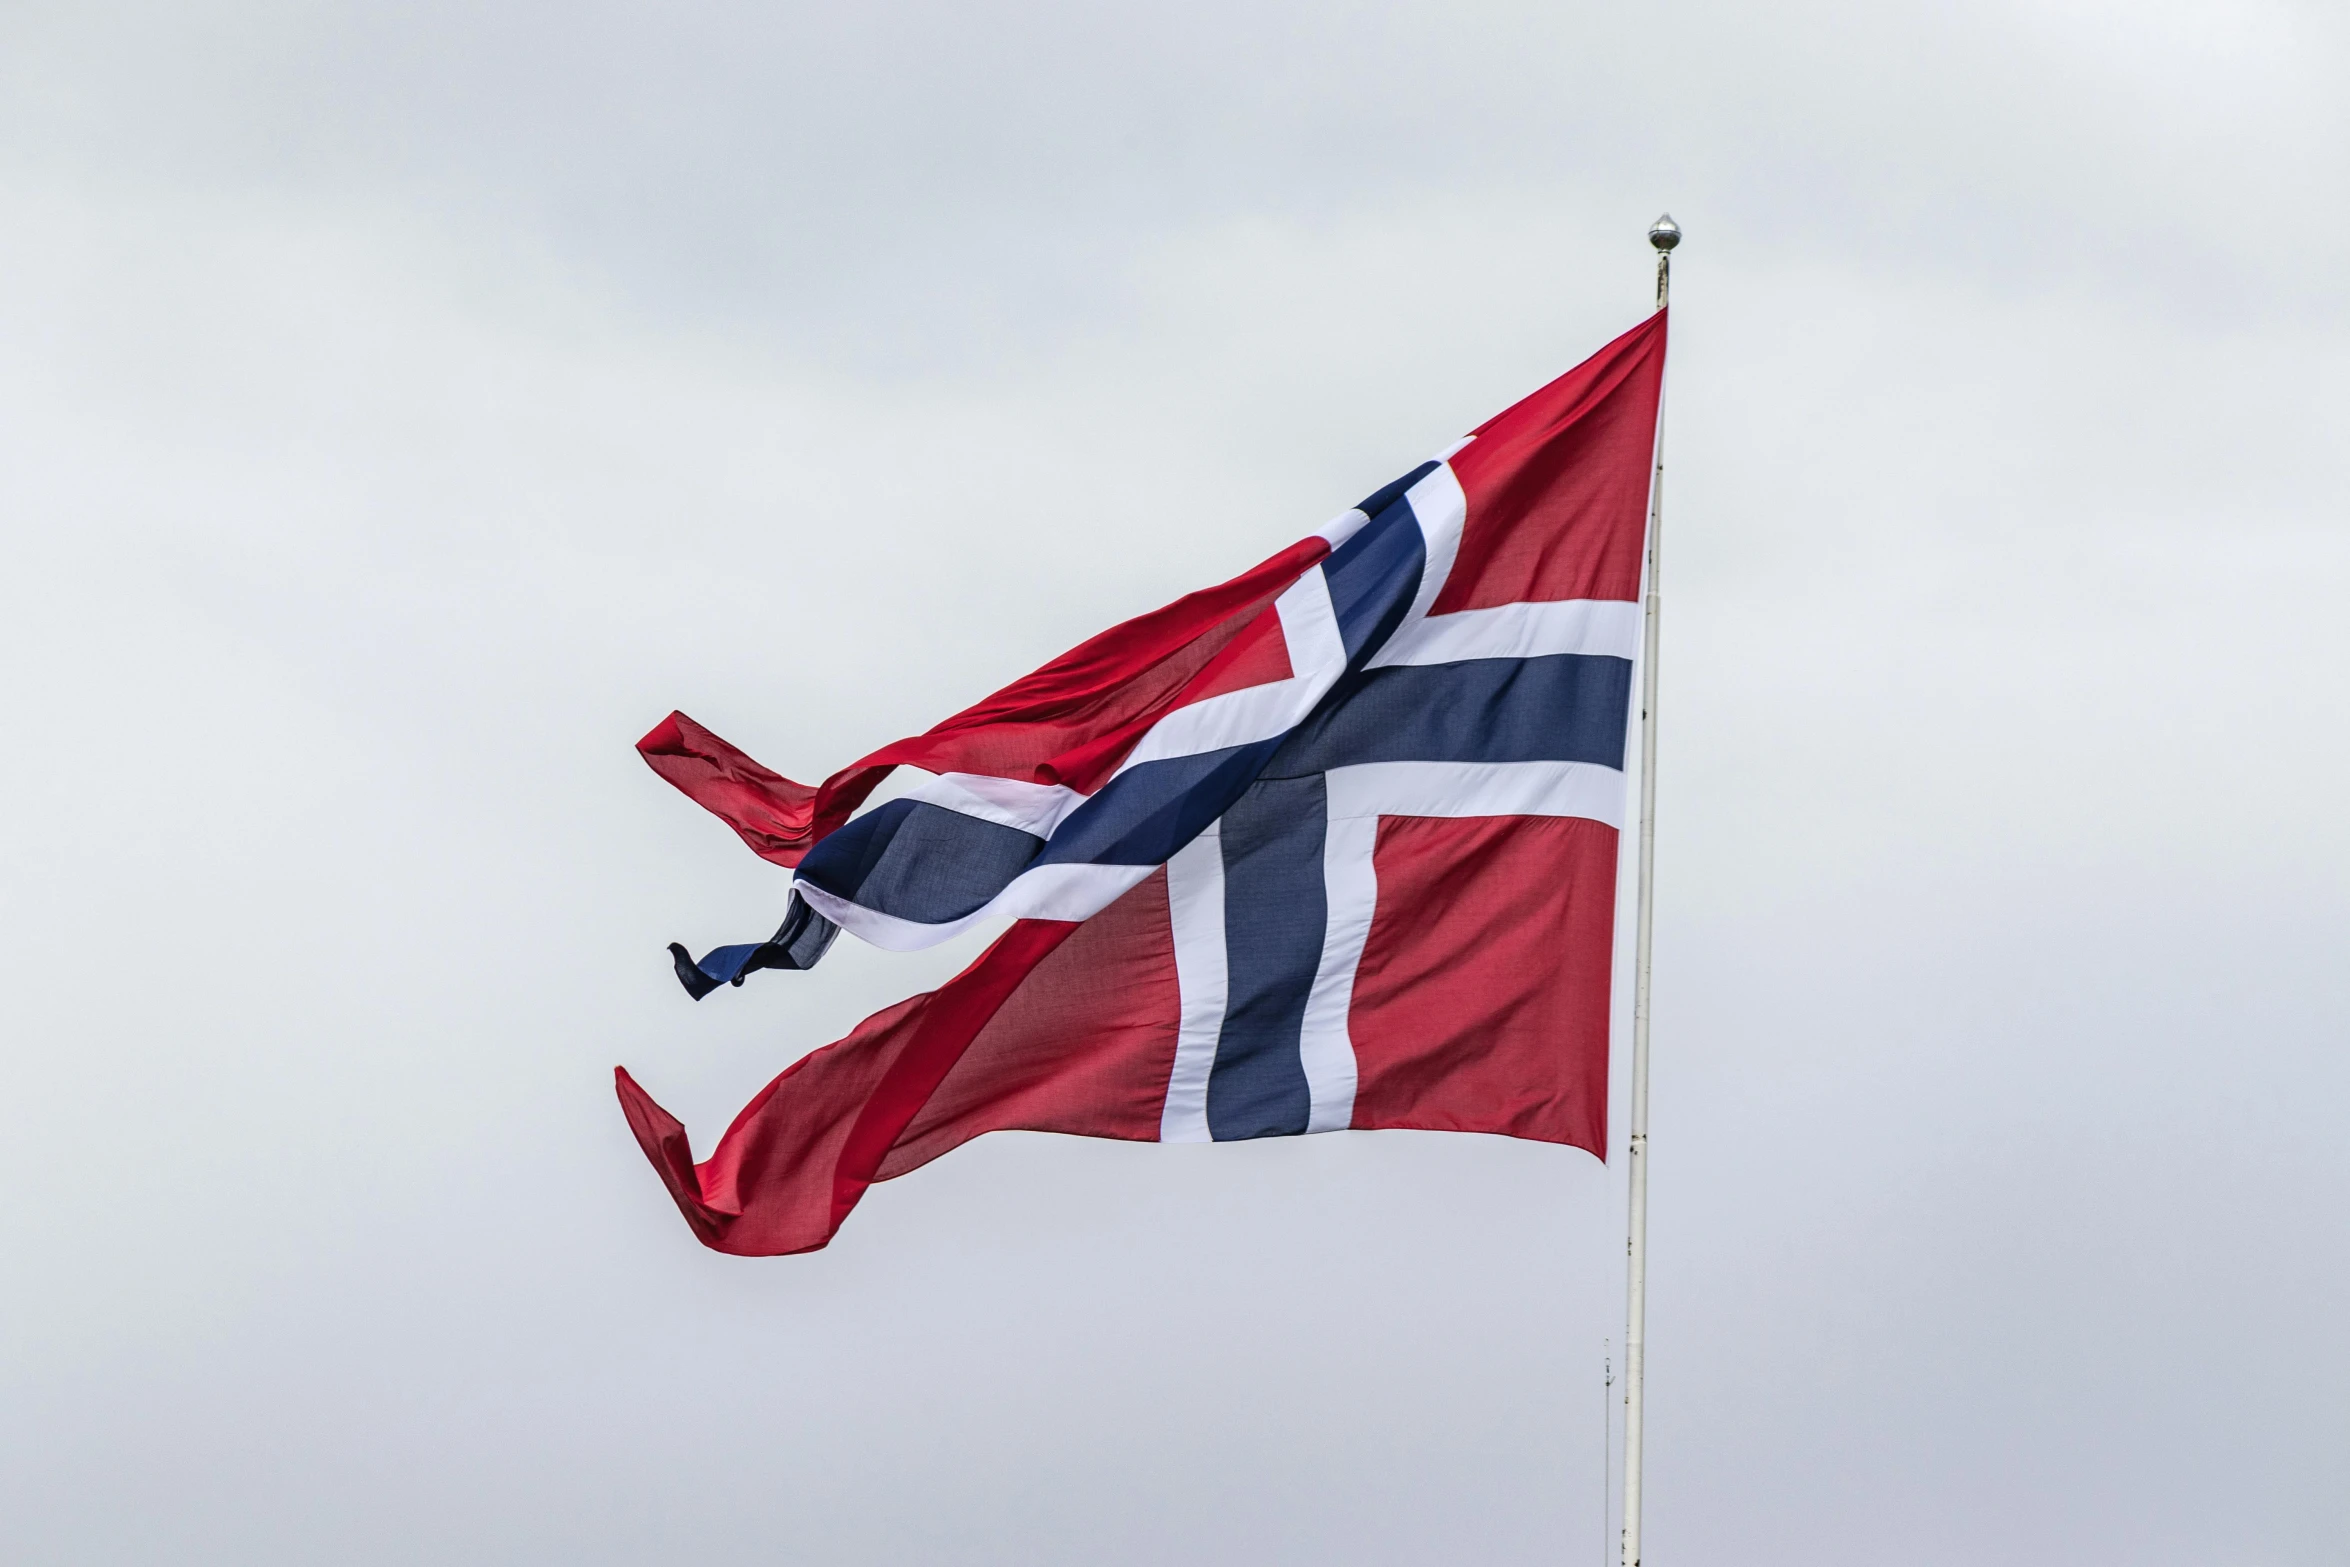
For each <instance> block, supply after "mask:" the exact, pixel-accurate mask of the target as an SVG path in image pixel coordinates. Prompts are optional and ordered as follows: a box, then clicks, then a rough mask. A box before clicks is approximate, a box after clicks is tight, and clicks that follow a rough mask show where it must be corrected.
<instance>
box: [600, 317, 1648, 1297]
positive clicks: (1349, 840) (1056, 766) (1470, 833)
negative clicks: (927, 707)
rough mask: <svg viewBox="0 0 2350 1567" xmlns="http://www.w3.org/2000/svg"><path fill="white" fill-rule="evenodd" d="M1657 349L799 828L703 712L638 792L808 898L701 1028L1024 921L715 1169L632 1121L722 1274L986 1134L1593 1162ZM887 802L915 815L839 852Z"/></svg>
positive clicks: (645, 1103) (821, 794) (720, 1157)
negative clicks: (761, 863) (877, 958)
mask: <svg viewBox="0 0 2350 1567" xmlns="http://www.w3.org/2000/svg"><path fill="white" fill-rule="evenodd" d="M1664 352H1665V315H1664V313H1663V312H1661V311H1660V312H1659V313H1658V314H1657V315H1655V316H1653V317H1651V318H1650V319H1649V320H1648V321H1646V322H1644V323H1642V324H1641V325H1640V326H1638V327H1636V328H1634V329H1633V330H1632V331H1630V332H1628V333H1626V334H1624V336H1622V337H1620V338H1618V339H1617V340H1616V341H1615V342H1613V343H1611V344H1609V345H1608V346H1607V347H1606V348H1604V349H1602V350H1601V351H1600V352H1599V353H1598V354H1596V355H1594V356H1593V357H1592V358H1591V359H1589V360H1588V361H1586V362H1585V363H1584V364H1582V365H1580V366H1578V367H1577V368H1576V369H1574V370H1572V371H1570V372H1569V373H1568V374H1566V375H1564V376H1562V377H1560V378H1559V379H1558V380H1556V381H1554V382H1552V383H1551V384H1550V385H1548V386H1546V387H1544V388H1542V390H1540V391H1538V392H1536V393H1535V394H1534V395H1533V396H1531V397H1529V398H1527V399H1526V400H1525V401H1523V402H1521V403H1518V404H1517V405H1516V406H1514V407H1512V408H1510V409H1509V410H1508V411H1506V412H1505V413H1503V414H1501V415H1499V416H1498V417H1496V418H1494V419H1492V420H1489V421H1487V422H1486V423H1485V424H1483V425H1480V426H1479V427H1478V428H1477V429H1476V431H1475V432H1473V433H1472V434H1471V435H1470V436H1469V437H1468V438H1467V439H1466V440H1464V441H1462V442H1459V443H1457V444H1456V445H1455V446H1453V447H1451V448H1449V449H1448V450H1447V451H1446V452H1444V453H1443V454H1442V455H1440V456H1439V457H1437V458H1436V459H1434V460H1432V461H1430V462H1427V463H1423V464H1421V465H1420V466H1419V467H1417V468H1415V469H1413V470H1412V471H1411V472H1410V473H1407V474H1405V475H1404V476H1403V477H1402V478H1400V479H1398V480H1396V481H1395V482H1394V483H1392V484H1390V485H1388V486H1386V487H1385V488H1384V489H1381V490H1379V491H1377V492H1376V493H1374V494H1373V495H1371V496H1370V497H1369V498H1367V499H1366V500H1365V501H1364V502H1363V503H1362V504H1361V505H1360V506H1358V507H1356V508H1354V509H1353V510H1351V511H1348V512H1346V513H1345V514H1343V515H1342V516H1340V517H1339V518H1338V519H1337V520H1335V521H1334V522H1332V523H1330V524H1329V525H1328V526H1326V527H1324V528H1323V529H1322V530H1321V531H1320V532H1318V533H1316V534H1314V535H1312V536H1310V537H1308V538H1306V539H1304V540H1302V541H1300V542H1299V543H1297V544H1295V545H1292V546H1291V547H1290V548H1288V549H1286V550H1284V551H1282V552H1281V553H1280V554H1278V555H1276V556H1274V557H1273V558H1272V559H1270V560H1268V561H1266V562H1265V563H1264V564H1263V565H1261V566H1258V567H1256V568H1255V569H1254V570H1252V571H1248V572H1245V573H1243V574H1242V575H1240V576H1238V577H1235V578H1233V579H1232V580H1231V581H1229V582H1226V583H1224V584H1222V585H1221V586H1218V587H1214V588H1209V589H1207V590H1205V591H1203V592H1199V593H1194V594H1192V595H1190V596H1188V597H1186V598H1182V599H1179V600H1177V601H1176V602H1175V603H1173V604H1170V605H1168V606H1167V607H1166V608H1164V609H1161V610H1158V611H1156V612H1155V613H1153V614H1149V615H1145V616H1142V617H1141V618H1139V619H1136V620H1131V621H1128V622H1126V623H1125V624H1123V625H1120V626H1117V627H1115V628H1113V629H1111V630H1109V631H1106V632H1104V633H1102V634H1101V635H1100V636H1098V637H1095V638H1094V639H1093V640H1091V641H1089V642H1086V643H1084V644H1083V645H1081V646H1079V647H1077V648H1075V649H1073V650H1072V651H1070V652H1068V653H1066V654H1063V655H1062V656H1061V657H1060V658H1057V659H1055V660H1053V661H1052V662H1051V663H1049V664H1047V665H1045V666H1044V667H1043V668H1042V669H1039V670H1037V671H1036V672H1035V673H1034V674H1031V675H1029V676H1028V677H1026V678H1025V679H1023V680H1020V681H1017V682H1015V683H1014V684H1012V685H1010V686H1008V687H1006V688H1005V689H1004V690H1002V691H999V692H997V693H996V694H995V695H994V696H991V697H989V698H987V699H986V700H985V701H983V702H980V703H979V704H978V705H976V706H974V707H971V708H968V709H966V710H965V711H963V712H961V713H958V714H956V715H955V716H954V717H952V718H950V719H948V720H947V721H946V722H944V723H942V724H940V725H938V726H937V727H936V728H934V729H932V730H930V731H929V732H928V733H926V734H922V735H918V736H915V737H913V738H911V739H907V740H901V741H898V742H897V743H895V744H893V745H889V746H885V747H883V748H882V749H881V750H879V751H876V752H874V753H873V754H872V755H870V756H867V757H865V758H864V759H863V760H861V761H859V762H856V763H854V764H852V765H851V766H849V767H847V768H844V769H843V770H841V771H840V772H838V773H835V774H834V775H833V776H832V777H830V778H828V779H827V780H825V782H824V783H823V784H822V785H820V786H818V787H815V788H809V787H808V786H806V785H803V784H797V783H794V782H792V781H791V780H790V779H787V778H784V777H782V776H780V775H778V774H776V773H774V772H771V771H769V770H768V769H767V768H765V767H762V766H761V765H760V764H759V763H757V762H755V761H753V760H752V759H751V758H749V757H748V756H745V755H744V754H743V753H742V752H740V751H738V750H736V749H735V748H734V747H732V746H731V745H728V744H727V743H726V742H725V741H724V740H721V739H719V738H718V737H717V736H716V735H714V734H712V733H710V732H709V731H708V730H706V729H704V728H702V727H701V726H700V725H699V724H696V723H695V722H694V721H693V720H691V719H690V718H687V717H686V716H685V715H683V714H682V713H679V714H672V715H671V716H670V717H669V718H667V719H665V720H664V721H663V722H662V723H661V724H659V725H658V726H656V727H655V728H654V730H653V731H652V733H650V734H648V735H646V736H645V738H644V739H643V740H642V741H640V742H638V749H639V750H640V751H641V752H642V753H643V755H644V757H645V759H646V761H647V762H649V763H650V764H651V765H652V767H653V768H654V770H655V771H656V772H659V773H660V774H661V775H662V776H663V777H664V778H667V779H668V780H669V781H670V782H671V783H673V784H675V785H676V786H677V787H678V788H679V789H681V790H683V791H684V792H685V793H686V794H688V795H689V796H691V797H692V798H693V799H695V800H696V801H698V802H700V803H701V804H702V805H703V806H705V807H706V808H708V809H709V810H710V811H712V812H713V813H715V814H716V815H718V816H719V817H720V818H722V819H723V820H724V821H726V823H727V824H728V825H729V826H731V827H733V828H734V830H735V831H736V832H737V833H738V834H740V835H741V837H742V839H743V841H744V842H745V843H746V844H748V845H749V846H750V847H751V849H752V850H753V851H754V852H755V853H757V854H759V855H760V856H761V857H762V858H765V859H768V860H771V861H773V862H775V863H776V864H779V865H784V866H788V867H792V868H793V870H794V876H793V888H792V895H791V898H790V903H789V911H788V913H787V915H786V917H785V919H784V922H783V925H782V928H781V929H779V930H778V931H777V932H776V934H775V935H774V936H773V937H771V938H770V939H768V940H767V941H765V942H759V943H752V944H747V945H741V946H734V947H721V948H719V949H717V950H716V951H714V952H711V953H710V954H708V955H707V956H706V957H704V958H702V959H701V960H699V961H698V962H696V961H695V960H694V959H693V958H692V956H691V954H690V953H688V952H687V951H686V950H685V949H684V948H683V947H672V948H671V953H672V956H673V957H674V958H675V960H676V965H677V971H678V976H679V978H680V979H681V980H682V981H683V982H684V984H685V986H686V988H687V989H688V990H689V991H690V992H692V993H693V994H694V995H696V996H697V997H698V996H701V995H704V994H707V993H708V992H709V991H710V990H712V989H715V988H717V987H718V986H721V985H724V984H728V983H733V984H740V983H741V982H742V979H743V977H744V976H745V975H746V974H748V973H751V972H753V971H755V970H758V969H761V968H806V967H808V966H810V965H811V964H813V963H814V962H816V961H817V960H818V959H819V958H820V957H821V956H822V955H823V953H824V950H825V948H826V947H827V946H828V945H829V944H830V942H831V940H832V938H833V936H834V935H835V934H836V933H837V932H838V931H839V930H843V929H845V930H848V931H850V932H852V933H853V934H855V935H857V936H859V937H861V938H863V939H864V940H866V941H868V942H871V943H873V944H875V945H877V946H881V947H886V948H892V949H896V950H910V949H913V948H918V947H925V946H929V945H931V944H933V943H935V942H938V941H942V940H945V939H946V938H948V937H949V936H952V935H954V934H955V933H956V932H958V931H961V930H963V929H966V928H968V927H969V926H970V925H972V924H973V923H975V922H977V921H979V920H981V919H984V918H987V917H988V916H990V915H1012V916H1015V917H1016V923H1015V924H1013V926H1012V927H1011V929H1010V930H1009V931H1007V932H1006V933H1005V934H1004V935H1003V937H1001V938H1000V939H999V940H998V941H996V942H995V944H994V945H992V946H991V947H989V948H988V949H987V951H986V952H985V953H983V954H982V955H981V956H980V957H979V958H978V959H977V961H975V962H974V963H973V964H972V965H971V966H970V967H969V968H967V969H966V970H964V971H963V972H962V973H961V974H959V975H958V976H956V977H955V978H954V979H953V980H951V981H949V982H948V983H947V984H946V985H945V986H943V987H941V988H940V989H939V990H937V991H934V992H932V993H930V994H928V995H923V996H917V997H915V998H913V999H912V1000H909V1001H905V1002H901V1003H899V1004H898V1005H897V1006H894V1007H891V1008H889V1009H888V1010H886V1011H883V1012H880V1013H877V1014H876V1015H874V1016H873V1017H871V1018H868V1019H867V1020H866V1021H865V1022H864V1023H862V1024H860V1025H859V1026H858V1027H857V1029H856V1030H855V1031H854V1032H853V1033H851V1034H850V1035H849V1036H848V1037H847V1038H845V1039H842V1040H840V1041H838V1042H837V1043H835V1044H832V1045H829V1046H826V1047H825V1048H823V1049H821V1050H818V1051H815V1052H814V1053H812V1054H810V1055H808V1056H806V1057H804V1058H802V1059H801V1060H800V1061H798V1062H797V1063H795V1064H794V1065H793V1066H792V1067H791V1068H790V1069H789V1070H788V1071H786V1072H785V1073H784V1074H783V1075H782V1076H781V1077H778V1078H777V1079H776V1080H775V1081H774V1082H772V1083H770V1084H769V1085H768V1086H767V1087H766V1089H765V1090H763V1091H762V1092H761V1093H760V1094H759V1096H758V1097H757V1098H755V1099H754V1100H752V1101H751V1103H750V1104H749V1105H748V1106H747V1107H745V1109H744V1110H743V1111H742V1113H741V1114H740V1115H739V1116H737V1117H736V1118H735V1122H734V1124H733V1125H732V1126H731V1127H729V1128H728V1129H727V1132H726V1134H725V1136H724V1137H722V1138H721V1139H720V1140H719V1143H718V1146H717V1148H716V1150H715V1151H714V1152H713V1153H712V1155H711V1157H710V1158H709V1159H708V1160H706V1161H704V1162H702V1163H700V1164H698V1165H697V1164H696V1163H695V1162H694V1160H693V1157H692V1154H691V1152H690V1150H689V1147H688V1144H687V1141H686V1135H685V1129H684V1128H683V1127H682V1126H681V1125H680V1124H679V1123H678V1122H677V1121H676V1120H675V1119H674V1118H672V1117H671V1116H670V1115H668V1114H667V1112H665V1111H663V1110H662V1109H661V1107H660V1106H659V1105H657V1104H655V1103H654V1102H653V1101H652V1099H651V1098H650V1097H648V1096H647V1095H646V1094H645V1093H644V1091H643V1090H642V1089H640V1088H639V1087H638V1086H637V1085H636V1083H635V1081H634V1080H633V1079H632V1078H630V1077H629V1075H628V1074H627V1073H626V1072H625V1071H621V1072H619V1073H618V1085H619V1091H620V1098H621V1103H622V1105H623V1107H624V1109H625V1110H626V1112H627V1115H628V1120H629V1124H630V1126H631V1127H632V1128H633V1129H634V1130H635V1132H636V1135H637V1140H638V1142H639V1143H640V1144H641V1145H642V1146H643V1148H644V1150H645V1153H646V1155H647V1156H648V1157H649V1158H650V1159H651V1160H652V1161H653V1164H654V1167H655V1168H656V1169H657V1170H659V1171H660V1173H661V1176H662V1178H663V1180H664V1181H666V1182H667V1183H668V1185H669V1188H670V1191H671V1193H672V1194H673V1195H674V1196H675V1198H676V1199H677V1203H678V1206H679V1208H680V1209H682V1210H683V1211H684V1213H685V1216H686V1219H687V1221H688V1222H689V1223H690V1224H691V1225H692V1226H693V1229H694V1232H695V1233H696V1234H697V1235H698V1236H700V1237H701V1239H702V1240H703V1242H704V1243H705V1244H707V1245H709V1246H712V1247H714V1248H716V1249H718V1250H720V1251H727V1252H736V1253H742V1254H753V1255H768V1254H775V1253H781V1252H795V1251H807V1250H812V1249H814V1248H816V1247H820V1246H822V1245H824V1244H825V1242H826V1241H828V1240H829V1239H830V1238H831V1237H832V1234H833V1232H834V1231H835V1230H837V1229H838V1228H839V1227H840V1224H841V1221H842V1220H843V1219H844V1218H845V1217H846V1216H847V1215H848V1212H849V1210H850V1209H851V1208H853V1207H854V1206H855V1205H856V1203H857V1200H858V1199H859V1197H860V1196H862V1195H863V1193H864V1190H865V1188H866V1187H867V1186H868V1185H870V1184H871V1183H873V1182H874V1181H879V1180H887V1179H889V1178H890V1177H892V1176H895V1175H902V1174H904V1173H905V1172H907V1171H908V1170H912V1169H914V1168H916V1167H918V1166H920V1165H922V1164H924V1163H927V1162H928V1161H929V1160H931V1159H933V1158H936V1157H937V1156H938V1155H939V1154H942V1153H944V1152H946V1151H947V1150H948V1149H950V1148H953V1147H955V1146H956V1145H958V1144H960V1143H963V1142H965V1141H968V1140H969V1139H970V1138H972V1137H976V1136H978V1135H980V1134H981V1133H983V1132H989V1131H1000V1130H1015V1129H1018V1130H1030V1131H1058V1132H1072V1133H1078V1134H1082V1135H1087V1136H1096V1137H1121V1138H1128V1139H1134V1140H1141V1141H1149V1140H1153V1139H1156V1140H1159V1141H1166V1142H1184V1141H1190V1142H1199V1141H1211V1140H1213V1141H1227V1140H1232V1139H1236V1138H1247V1137H1266V1136H1283V1135H1293V1134H1297V1133H1302V1132H1309V1131H1329V1130H1336V1129H1339V1128H1344V1127H1419V1128H1427V1129H1436V1130H1449V1131H1476V1132H1491V1133H1499V1134H1503V1135H1507V1136H1515V1137H1526V1138H1535V1139H1539V1140H1542V1141H1548V1142H1557V1143H1565V1144H1569V1145H1572V1146H1575V1147H1581V1148H1585V1149H1588V1150H1590V1151H1592V1152H1593V1153H1597V1154H1601V1155H1603V1156H1604V1153H1605V1149H1606V1101H1607V1081H1606V1080H1607V1035H1608V1008H1609V979H1610V972H1611V967H1612V956H1613V925H1614V910H1615V870H1616V849H1617V835H1618V828H1619V826H1620V824H1621V817H1622V813H1623V802H1624V773H1623V767H1624V748H1625V734H1626V727H1627V720H1628V715H1629V708H1630V696H1631V690H1632V685H1631V676H1632V661H1633V658H1634V655H1635V653H1636V651H1637V649H1638V645H1639V640H1640V608H1639V603H1638V599H1639V592H1640V573H1641V559H1642V548H1643V543H1644V533H1645V523H1646V513H1647V500H1648V487H1649V479H1650V463H1651V459H1652V455H1653V451H1654V445H1655V432H1656V410H1657V398H1658V393H1659V390H1660V388H1661V386H1662V380H1663V368H1664ZM898 767H907V768H911V769H917V770H919V772H920V773H921V774H923V775H925V776H923V777H922V778H921V780H920V781H919V783H918V784H917V786H916V787H914V788H913V789H912V790H910V791H909V792H906V793H904V794H901V795H900V796H899V797H898V798H895V799H891V800H889V801H887V802H886V803H884V804H881V805H878V806H875V807H873V808H872V809H870V810H867V811H865V812H864V813H863V814H861V815H860V814H857V811H858V807H859V806H860V805H862V804H863V803H864V802H865V801H866V799H867V798H868V797H869V796H870V795H871V794H872V793H873V791H874V789H875V787H876V786H877V785H878V784H879V783H880V782H881V781H882V780H883V779H884V778H885V777H886V776H887V775H888V774H889V773H890V772H891V770H892V769H894V768H898Z"/></svg>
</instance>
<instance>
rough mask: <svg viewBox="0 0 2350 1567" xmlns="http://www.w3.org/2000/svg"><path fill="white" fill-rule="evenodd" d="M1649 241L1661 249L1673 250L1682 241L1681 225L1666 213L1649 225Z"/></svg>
mask: <svg viewBox="0 0 2350 1567" xmlns="http://www.w3.org/2000/svg"><path fill="white" fill-rule="evenodd" d="M1648 242H1649V243H1650V244H1651V245H1654V246H1655V247H1656V248H1657V249H1659V250H1671V249H1672V248H1673V247H1674V246H1675V245H1678V244H1680V243H1681V225H1680V224H1678V223H1675V222H1674V221H1673V215H1672V214H1671V213H1669V212H1668V213H1666V214H1665V215H1664V216H1663V217H1661V218H1658V219H1657V220H1656V221H1655V222H1654V223H1651V224H1650V225H1649V226H1648Z"/></svg>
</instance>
